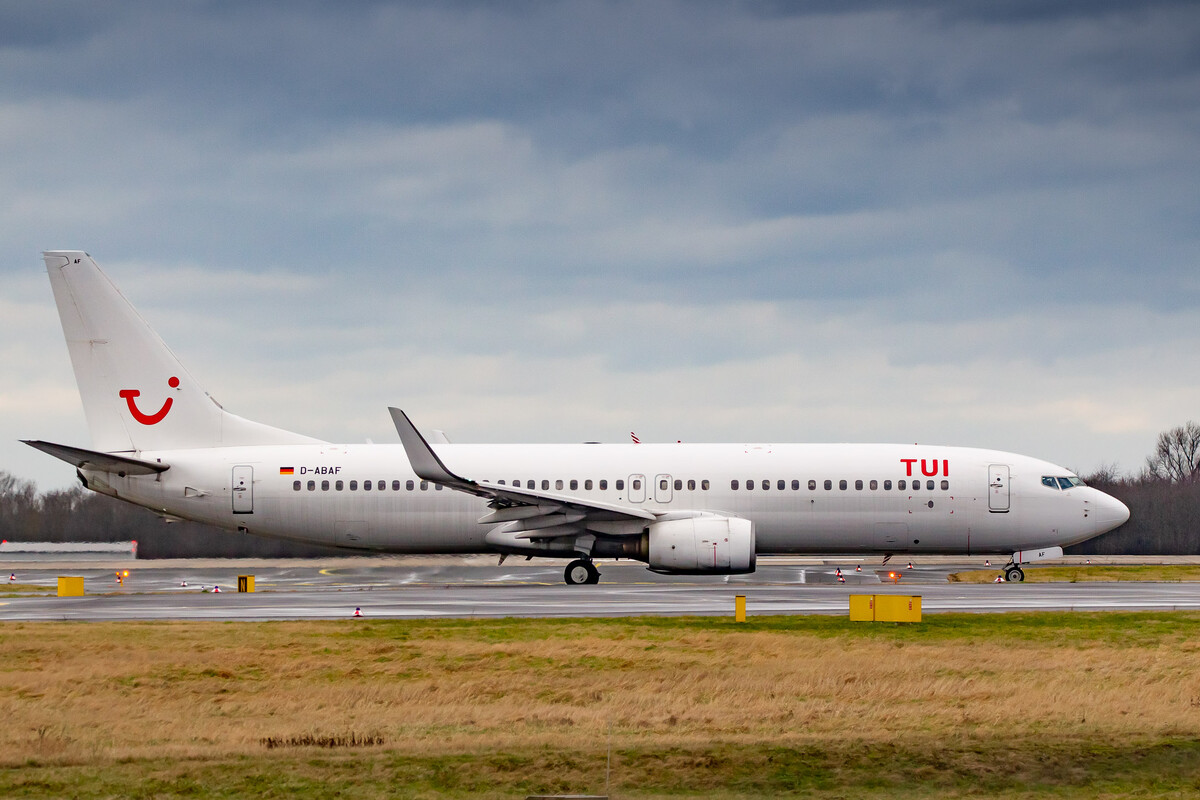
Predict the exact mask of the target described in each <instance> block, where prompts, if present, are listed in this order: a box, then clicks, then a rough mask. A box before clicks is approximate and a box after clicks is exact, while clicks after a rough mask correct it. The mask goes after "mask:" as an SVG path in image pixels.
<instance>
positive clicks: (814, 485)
mask: <svg viewBox="0 0 1200 800" xmlns="http://www.w3.org/2000/svg"><path fill="white" fill-rule="evenodd" d="M808 490H809V491H810V492H815V491H816V490H817V482H816V481H814V480H810V481H809V482H808Z"/></svg>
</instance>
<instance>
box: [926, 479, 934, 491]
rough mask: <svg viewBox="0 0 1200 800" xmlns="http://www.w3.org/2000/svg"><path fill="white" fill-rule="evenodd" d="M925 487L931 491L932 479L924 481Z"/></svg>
mask: <svg viewBox="0 0 1200 800" xmlns="http://www.w3.org/2000/svg"><path fill="white" fill-rule="evenodd" d="M925 488H926V489H927V490H929V491H931V492H932V491H933V481H925Z"/></svg>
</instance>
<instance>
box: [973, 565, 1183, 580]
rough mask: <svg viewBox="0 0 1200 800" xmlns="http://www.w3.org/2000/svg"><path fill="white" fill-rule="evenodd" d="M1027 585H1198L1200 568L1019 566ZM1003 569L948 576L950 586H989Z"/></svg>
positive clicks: (1156, 566) (1174, 566) (1166, 566)
mask: <svg viewBox="0 0 1200 800" xmlns="http://www.w3.org/2000/svg"><path fill="white" fill-rule="evenodd" d="M1021 569H1022V570H1023V571H1024V572H1025V582H1026V583H1078V582H1080V581H1157V582H1167V583H1179V582H1182V581H1200V564H1137V565H1129V566H1123V565H1115V564H1085V565H1079V566H1076V565H1064V566H1048V567H1038V566H1028V565H1026V566H1022V567H1021ZM1001 574H1003V571H1002V569H978V570H969V571H966V572H954V573H951V574H950V578H949V580H950V582H951V583H991V582H993V581H995V580H996V576H997V575H1001Z"/></svg>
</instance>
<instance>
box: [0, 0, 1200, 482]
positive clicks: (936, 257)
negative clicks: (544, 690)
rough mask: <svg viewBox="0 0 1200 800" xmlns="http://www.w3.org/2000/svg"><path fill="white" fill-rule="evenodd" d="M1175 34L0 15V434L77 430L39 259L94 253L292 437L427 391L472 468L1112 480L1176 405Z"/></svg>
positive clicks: (294, 10)
mask: <svg viewBox="0 0 1200 800" xmlns="http://www.w3.org/2000/svg"><path fill="white" fill-rule="evenodd" d="M1198 29H1200V14H1197V13H1196V12H1195V11H1194V10H1193V7H1192V6H1191V5H1190V4H1185V3H1150V4H1139V6H1138V7H1137V8H1135V9H1128V8H1126V6H1125V4H1118V3H1088V4H1079V3H1071V2H1063V3H1036V4H1011V3H1004V4H997V3H948V2H947V3H940V2H926V3H920V4H894V3H887V2H878V3H871V4H860V5H856V6H855V7H854V8H853V9H849V10H847V9H845V8H844V7H843V6H842V4H831V3H818V2H813V3H801V4H791V3H789V4H771V3H757V4H755V3H751V4H739V5H730V4H722V3H689V4H681V3H673V2H650V3H609V2H590V3H572V4H540V3H531V4H522V3H517V4H490V3H459V4H450V5H446V4H432V3H336V4H334V3H319V2H310V3H292V4H286V5H283V6H279V5H278V4H268V3H190V4H174V5H162V4H159V3H149V2H145V3H138V2H135V3H125V4H120V5H119V6H114V7H100V8H97V7H95V4H80V3H54V2H49V3H41V4H36V5H30V4H22V3H11V4H3V5H0V274H3V275H4V277H5V286H6V288H5V293H4V295H3V297H2V298H0V299H2V300H3V302H4V306H3V309H2V310H3V311H4V316H3V321H2V322H0V332H2V334H3V336H4V339H3V342H4V346H3V348H0V370H2V371H3V375H4V381H3V382H2V385H3V388H0V408H3V409H4V410H5V411H6V414H5V415H4V417H5V421H4V422H3V423H0V429H2V430H3V432H4V433H5V434H6V438H7V440H8V441H10V442H11V441H12V440H14V439H15V438H17V437H29V436H44V437H46V438H55V437H58V438H60V439H72V440H74V441H79V440H80V436H81V434H82V432H83V429H82V422H81V420H82V415H81V414H80V413H79V412H78V407H77V400H75V399H74V394H73V392H74V390H73V388H72V386H71V381H70V373H69V367H67V365H66V354H65V348H64V347H62V345H61V336H60V335H59V334H58V332H57V329H56V328H55V327H54V319H53V312H52V304H51V303H50V299H49V290H48V288H46V287H45V285H44V278H39V275H38V264H37V257H36V255H37V251H38V250H40V249H43V248H52V247H82V248H85V249H87V250H89V251H90V252H92V253H93V255H95V256H96V257H97V258H98V260H99V261H100V262H101V264H102V265H104V266H105V267H106V268H108V269H109V270H110V271H111V272H112V273H113V274H114V276H116V277H117V278H118V280H119V281H120V282H121V283H122V284H123V285H124V286H125V289H126V292H127V294H129V295H130V296H131V297H132V298H133V299H134V300H135V302H137V303H138V304H139V306H143V307H145V308H147V309H148V315H149V316H151V318H152V319H155V320H156V322H158V323H159V324H160V327H162V328H163V330H162V333H163V335H164V337H165V338H167V340H168V341H169V342H170V343H172V345H173V346H175V347H176V349H177V350H179V351H180V352H181V354H185V357H187V358H188V359H189V361H191V360H195V361H196V362H197V368H196V371H197V373H199V374H201V375H204V376H208V378H209V380H211V381H212V383H213V386H212V387H211V388H212V389H213V391H214V394H217V395H218V396H220V397H221V398H222V401H223V402H225V403H226V405H229V406H232V407H234V408H235V409H236V410H238V411H239V412H241V413H245V414H247V415H250V416H260V417H264V418H266V419H268V420H270V421H273V422H277V423H280V424H286V425H293V426H295V427H300V428H303V429H304V430H306V431H308V432H311V433H314V434H316V435H321V436H328V437H332V438H338V437H346V438H353V439H361V438H363V437H366V436H375V437H387V436H388V435H389V434H388V431H389V430H390V426H389V424H388V423H387V420H386V416H385V415H382V414H381V412H380V409H382V407H383V405H385V404H387V403H406V402H409V399H410V398H411V402H413V403H415V404H416V405H415V406H414V408H418V409H424V410H426V413H427V414H429V415H430V416H431V417H437V416H439V415H442V414H444V415H445V416H446V418H447V421H443V420H438V419H432V420H430V423H429V424H431V425H432V424H439V425H445V426H448V427H454V428H457V429H459V430H461V431H462V432H463V434H464V435H465V436H466V437H468V438H481V439H490V440H496V439H505V438H534V439H538V440H553V439H555V438H566V439H585V438H604V437H605V436H608V437H609V438H612V437H614V436H616V437H619V436H622V435H623V433H622V431H623V429H624V428H626V427H628V426H630V425H632V424H634V423H633V420H644V421H645V422H646V424H647V425H650V426H651V427H653V428H657V429H658V430H659V431H661V436H660V438H679V437H683V438H689V439H695V438H708V439H713V438H772V439H782V438H789V439H826V438H834V439H856V440H863V439H870V438H883V439H890V438H898V439H901V440H905V439H909V438H916V437H919V438H921V439H922V440H933V439H939V440H943V441H955V442H962V443H964V444H975V443H978V444H989V445H995V446H1000V447H1009V448H1011V449H1018V450H1021V449H1024V450H1027V451H1029V452H1031V453H1034V454H1037V455H1043V456H1046V457H1050V458H1052V459H1055V460H1059V461H1066V462H1070V463H1071V464H1073V465H1075V466H1079V467H1081V468H1087V467H1089V466H1092V465H1094V464H1097V463H1100V462H1103V461H1112V460H1117V461H1120V462H1122V463H1124V464H1126V465H1127V466H1130V467H1132V466H1134V465H1135V464H1136V462H1137V461H1139V460H1140V457H1141V455H1143V454H1144V453H1145V452H1146V451H1147V450H1148V448H1149V447H1150V445H1151V443H1152V441H1153V437H1154V434H1156V433H1157V431H1158V430H1159V429H1162V428H1164V427H1168V426H1170V425H1173V424H1177V423H1178V422H1180V421H1182V420H1183V419H1185V418H1187V417H1189V416H1195V412H1194V411H1193V409H1194V408H1195V404H1196V401H1197V399H1198V398H1197V389H1196V387H1197V382H1196V380H1195V379H1194V378H1193V377H1192V376H1193V375H1195V374H1196V371H1195V369H1194V366H1195V364H1194V360H1195V356H1194V354H1195V353H1196V352H1200V341H1197V335H1196V334H1195V333H1194V332H1193V330H1192V328H1193V327H1194V326H1193V325H1191V324H1190V323H1189V322H1188V320H1189V319H1190V318H1191V316H1194V312H1195V309H1196V305H1197V301H1198V300H1200V280H1198V279H1197V278H1196V277H1195V275H1196V272H1195V264H1196V261H1197V256H1198V255H1200V246H1198V242H1197V237H1196V233H1195V209H1196V208H1197V207H1198V206H1200V203H1198V200H1200V197H1198V190H1197V188H1196V187H1197V186H1200V182H1198V181H1197V173H1198V172H1200V156H1198V155H1197V154H1198V153H1200V146H1198V145H1200V142H1198V141H1197V139H1198V138H1200V137H1198V135H1197V131H1198V130H1200V126H1197V124H1196V123H1197V115H1198V114H1200V111H1198V109H1200V103H1198V102H1197V101H1198V100H1200V97H1198V95H1200V81H1198V80H1197V77H1198V75H1200V53H1198V52H1197V51H1196V49H1195V47H1194V42H1195V41H1196V36H1197V33H1198ZM201 333H202V335H200V334H201ZM232 347H238V348H239V349H240V350H241V351H244V352H247V353H248V356H247V359H248V360H247V362H246V363H238V364H232V365H231V364H230V363H229V361H228V359H227V358H226V357H225V354H226V353H227V352H229V348H232ZM528 374H536V375H540V376H546V377H543V378H541V379H539V380H533V381H531V380H525V379H523V376H525V375H528ZM430 376H435V378H436V380H435V379H434V378H431V377H430ZM281 395H282V396H286V397H288V398H290V399H291V400H290V401H289V402H288V403H286V404H283V405H282V407H281V403H280V402H279V400H280V396H281ZM295 398H303V400H302V401H296V400H295ZM238 400H240V401H241V402H240V403H239V402H238ZM556 417H557V418H558V419H555V418H556ZM47 429H49V430H47ZM614 431H615V433H614ZM654 435H655V434H654V433H653V431H651V430H650V429H649V428H647V432H646V436H648V437H650V438H653V436H654ZM84 439H86V437H85V436H84ZM19 451H20V448H18V447H16V446H15V445H3V444H0V458H2V459H3V465H7V464H12V465H15V466H18V467H19V468H20V469H21V470H22V471H28V472H29V474H31V475H36V476H38V477H39V478H41V479H43V480H47V481H65V480H67V479H69V474H68V475H67V476H66V477H63V476H62V475H61V474H59V473H51V472H50V469H51V467H48V466H45V467H44V466H42V464H41V462H39V461H35V460H36V459H40V458H41V457H40V456H38V455H37V454H33V453H31V454H30V456H28V457H26V456H25V455H24V454H23V453H21V452H19Z"/></svg>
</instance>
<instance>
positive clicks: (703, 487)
mask: <svg viewBox="0 0 1200 800" xmlns="http://www.w3.org/2000/svg"><path fill="white" fill-rule="evenodd" d="M700 489H701V490H702V491H705V492H707V491H708V480H707V479H705V480H702V481H700Z"/></svg>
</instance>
